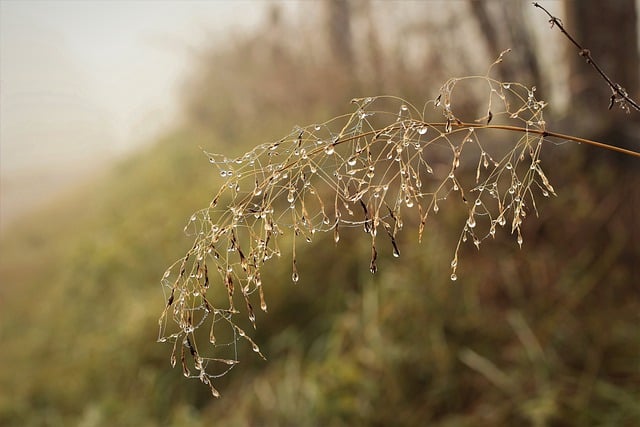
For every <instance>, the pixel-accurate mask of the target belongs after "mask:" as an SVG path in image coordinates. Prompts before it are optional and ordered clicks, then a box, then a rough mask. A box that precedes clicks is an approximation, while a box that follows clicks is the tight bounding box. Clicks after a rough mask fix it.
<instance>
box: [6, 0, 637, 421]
mask: <svg viewBox="0 0 640 427" xmlns="http://www.w3.org/2000/svg"><path fill="white" fill-rule="evenodd" d="M542 4H544V5H545V6H546V7H548V8H549V10H550V11H552V12H553V13H554V14H555V15H556V16H558V17H561V18H562V19H563V22H564V23H565V24H566V26H567V28H568V29H570V31H571V32H572V33H573V34H574V35H575V36H576V38H577V39H578V40H581V41H582V42H583V44H584V45H585V46H587V47H589V48H590V49H591V52H592V54H593V56H594V57H595V58H597V59H599V60H600V62H601V64H602V65H603V67H604V68H605V69H606V70H609V72H610V75H611V76H612V77H613V78H614V79H615V80H617V81H619V82H620V83H621V84H622V85H623V86H625V88H626V89H627V91H628V92H629V93H630V94H631V95H632V96H633V97H635V99H638V98H639V97H640V60H639V53H638V38H639V31H638V28H639V21H638V10H639V7H638V2H636V1H635V0H619V1H616V2H600V1H595V0H581V1H566V2H560V1H547V2H542ZM0 17H1V25H0V31H1V33H2V34H1V37H0V41H1V45H0V48H1V49H0V65H1V69H0V71H1V73H0V84H1V87H0V101H1V104H0V129H1V133H0V137H1V139H0V149H1V157H0V162H1V163H0V165H1V169H0V173H1V175H0V176H1V181H0V189H1V197H2V199H1V204H0V208H1V209H0V211H1V214H2V215H1V217H0V220H1V221H0V424H1V425H7V426H14V425H15V426H31V425H33V426H67V425H79V426H111V425H136V426H157V425H163V426H164V425H170V426H183V425H184V426H200V425H202V426H204V425H238V426H244V425H256V426H262V425H274V426H280V425H337V426H339V425H349V426H351V425H385V426H386V425H441V426H445V425H447V426H459V425H460V426H464V425H469V426H475V425H535V426H538V425H540V426H542V425H612V426H619V425H622V426H633V425H640V327H639V326H638V325H640V244H639V243H638V242H640V225H638V219H639V218H640V163H639V162H638V160H637V159H634V158H630V157H625V156H623V155H619V154H612V153H609V152H606V151H603V150H597V149H595V148H592V147H588V146H582V145H577V144H574V143H564V144H552V143H550V144H549V146H548V148H546V153H545V155H544V162H545V170H546V172H547V175H548V176H549V178H550V180H551V182H552V183H553V185H554V187H555V188H556V191H557V192H558V197H556V198H551V199H546V200H543V201H542V203H541V204H540V205H539V206H538V207H539V210H540V218H530V219H529V220H528V221H527V223H526V226H525V228H524V233H523V234H524V237H525V244H524V247H523V249H522V250H520V249H518V246H517V244H516V243H515V242H514V239H513V238H512V236H509V235H507V234H506V233H503V234H501V235H497V237H496V239H495V241H493V242H491V243H490V244H486V245H483V246H484V247H483V249H482V250H481V251H480V252H478V251H476V250H475V248H474V247H470V248H467V247H465V248H463V256H464V263H463V264H462V265H461V266H460V267H459V269H458V276H459V278H458V281H456V282H455V283H452V282H451V281H450V280H449V274H450V269H449V262H450V255H451V253H452V252H453V250H454V247H455V244H456V242H457V239H458V235H459V230H460V224H461V223H463V222H464V218H465V217H464V215H465V212H463V211H460V212H455V211H450V212H448V213H447V214H445V215H439V216H438V217H435V218H434V220H433V222H432V223H431V224H430V225H429V228H428V233H427V235H426V237H425V239H424V240H423V242H422V243H420V244H418V243H417V242H416V240H417V239H415V238H412V236H410V235H409V234H407V236H405V237H404V238H403V239H402V257H401V258H400V259H398V260H394V259H392V258H391V259H390V257H386V258H385V257H382V259H381V260H380V268H379V272H378V273H377V274H376V275H371V273H369V271H368V263H369V259H368V258H369V253H368V249H367V247H368V242H366V241H365V240H366V239H365V240H363V239H359V238H358V237H357V236H356V235H355V234H354V235H353V236H348V235H347V236H346V238H343V240H341V242H340V244H339V245H338V247H337V248H336V247H335V246H334V245H333V242H332V241H331V239H330V238H328V239H318V240H316V241H315V242H314V243H313V244H312V245H310V246H308V247H306V248H304V250H302V251H300V252H299V253H298V268H299V270H300V272H301V275H302V278H303V279H301V281H300V283H299V284H298V285H295V286H294V285H293V284H292V283H291V280H290V277H291V272H290V270H289V266H288V264H287V263H286V262H282V263H281V264H278V263H273V264H271V265H270V268H269V270H268V271H265V273H264V274H265V277H264V282H265V292H266V294H267V299H268V301H269V313H268V315H264V314H261V315H260V317H259V323H258V325H259V326H258V329H257V331H256V333H255V336H254V339H255V340H256V342H258V343H259V344H260V347H261V350H262V352H263V353H264V354H265V355H266V356H267V358H268V360H267V361H263V360H261V359H259V358H258V357H256V356H255V355H254V353H253V352H252V351H251V349H250V348H246V347H243V346H240V348H239V349H240V352H241V355H240V357H241V360H242V362H241V364H239V365H238V366H237V367H236V368H235V369H233V370H232V371H231V372H230V373H229V374H228V375H227V376H225V377H224V378H222V379H220V380H219V381H218V383H216V387H217V388H218V389H219V390H220V391H221V392H222V398H220V399H213V398H212V397H211V394H210V391H209V390H208V388H207V387H205V386H203V385H202V384H200V383H199V382H197V381H193V380H186V379H184V378H183V377H182V373H181V371H180V370H179V369H171V368H170V365H169V354H170V350H171V348H170V346H167V345H161V344H158V343H156V337H157V318H158V317H159V315H160V313H161V311H162V308H163V307H164V304H165V301H164V299H163V295H162V291H161V286H160V278H161V276H162V273H163V272H164V271H165V269H166V267H167V266H168V265H170V264H171V263H173V261H175V260H176V259H178V258H180V257H181V256H182V255H183V254H184V253H185V251H186V250H187V249H188V248H189V247H190V244H191V242H190V240H189V239H188V238H187V237H185V236H184V234H183V232H182V229H183V226H184V224H185V221H186V220H187V219H188V218H189V216H190V215H191V213H192V212H193V211H195V210H197V209H199V208H201V207H203V206H205V205H207V204H208V201H209V200H210V197H211V195H212V193H214V192H215V191H216V190H217V188H218V187H219V186H220V185H221V183H222V182H221V178H220V177H219V174H218V173H217V170H216V169H215V168H213V167H211V165H210V164H209V162H208V159H207V157H206V156H205V155H204V154H203V150H206V151H209V152H218V153H224V154H227V155H229V156H234V155H238V154H242V153H243V152H245V151H247V150H249V149H251V148H252V147H253V146H255V145H257V144H260V143H263V142H270V141H273V140H277V139H279V138H280V137H282V136H284V135H287V134H288V133H289V132H290V130H291V129H292V128H293V126H294V125H297V124H299V125H306V124H310V123H316V122H320V121H324V120H327V119H329V118H331V117H333V116H337V115H340V114H343V113H348V112H350V111H351V106H350V105H349V100H351V98H353V97H361V96H368V95H379V94H392V95H398V96H402V97H404V98H406V99H408V100H410V101H412V102H413V103H415V104H416V105H422V104H423V103H424V102H425V101H426V100H429V99H433V98H434V97H435V96H437V94H438V90H439V87H440V85H441V84H442V83H443V82H444V81H445V80H446V79H448V78H449V77H453V76H460V75H474V74H484V73H485V72H486V70H487V68H488V66H489V65H490V64H491V63H492V62H493V61H494V60H495V58H496V57H497V56H498V55H499V53H500V52H501V51H503V50H504V49H506V48H511V49H512V52H511V53H510V54H509V55H508V56H507V57H506V60H505V61H504V63H503V64H501V66H500V67H498V68H497V69H496V70H495V72H496V74H497V76H496V77H498V78H500V79H503V80H505V81H518V82H521V83H523V84H526V85H528V86H533V85H535V86H536V87H537V92H536V94H537V97H538V98H541V99H544V100H547V101H548V102H549V103H550V105H549V111H548V112H547V114H546V116H545V117H546V121H547V126H548V128H549V129H552V130H555V131H558V132H563V133H568V134H574V135H578V136H582V137H587V138H593V139H597V140H600V141H603V142H607V143H610V144H613V145H619V146H623V147H626V148H630V149H633V150H635V151H638V150H640V113H638V112H635V111H632V112H631V113H630V114H625V113H624V112H623V111H619V110H618V109H614V110H611V111H609V110H607V106H608V103H609V97H610V91H609V89H608V88H607V86H606V84H605V83H604V82H603V81H602V80H601V79H599V77H598V76H597V75H596V74H595V73H594V72H593V70H592V69H591V68H590V67H588V66H587V65H586V64H585V63H584V60H583V59H582V58H580V57H579V56H578V55H577V53H576V51H575V50H574V49H573V47H572V46H570V45H569V44H568V42H567V41H566V39H564V38H562V36H561V35H560V34H559V33H558V32H557V29H555V28H554V29H550V28H549V23H548V22H547V17H546V16H545V15H544V14H543V13H542V12H541V11H540V10H538V9H535V8H533V7H532V6H531V4H530V3H529V2H519V1H518V2H515V1H514V2H502V1H486V2H480V1H425V2H409V1H407V2H401V1H393V2H386V1H373V0H353V1H343V0H324V1H317V2H280V1H271V2H257V1H255V2H251V1H240V2H177V1H176V2H124V1H121V2H57V1H48V2H12V1H3V2H1V3H0ZM460 102H461V103H462V104H464V103H468V104H469V105H473V104H474V103H482V100H474V99H469V100H461V101H460ZM461 108H464V105H463V106H462V107H461ZM496 139H497V140H499V139H500V136H499V135H496ZM471 173H473V171H471ZM329 237H330V236H329ZM361 240H362V241H361Z"/></svg>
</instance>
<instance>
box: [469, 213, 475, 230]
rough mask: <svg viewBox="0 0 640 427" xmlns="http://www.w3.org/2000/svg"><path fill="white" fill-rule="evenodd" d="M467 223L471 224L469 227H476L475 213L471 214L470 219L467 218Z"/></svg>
mask: <svg viewBox="0 0 640 427" xmlns="http://www.w3.org/2000/svg"><path fill="white" fill-rule="evenodd" d="M467 225H468V226H469V228H474V227H475V226H476V219H475V218H474V216H473V215H470V216H469V219H467Z"/></svg>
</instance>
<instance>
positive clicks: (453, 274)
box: [451, 273, 458, 282]
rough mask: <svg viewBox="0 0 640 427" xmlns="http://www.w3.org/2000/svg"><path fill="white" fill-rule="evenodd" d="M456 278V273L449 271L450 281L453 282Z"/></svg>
mask: <svg viewBox="0 0 640 427" xmlns="http://www.w3.org/2000/svg"><path fill="white" fill-rule="evenodd" d="M456 280H458V276H456V273H451V281H453V282H455V281H456Z"/></svg>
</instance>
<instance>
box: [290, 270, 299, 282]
mask: <svg viewBox="0 0 640 427" xmlns="http://www.w3.org/2000/svg"><path fill="white" fill-rule="evenodd" d="M291 280H292V281H293V283H298V280H300V276H299V275H298V272H297V271H294V272H293V273H292V274H291Z"/></svg>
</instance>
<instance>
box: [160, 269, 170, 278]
mask: <svg viewBox="0 0 640 427" xmlns="http://www.w3.org/2000/svg"><path fill="white" fill-rule="evenodd" d="M170 274H171V269H168V270H167V271H165V272H164V274H163V275H162V278H163V279H166V278H167V277H169V275H170Z"/></svg>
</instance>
